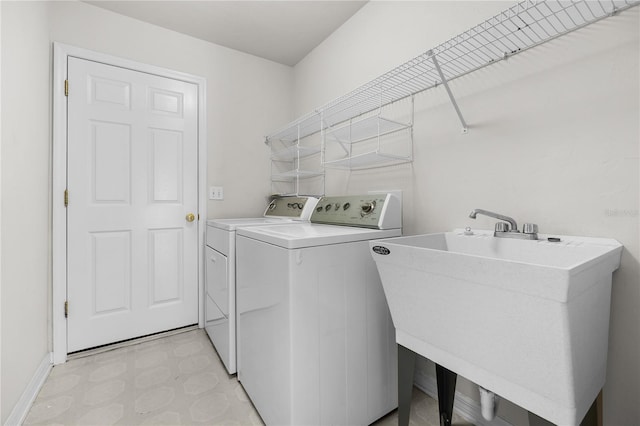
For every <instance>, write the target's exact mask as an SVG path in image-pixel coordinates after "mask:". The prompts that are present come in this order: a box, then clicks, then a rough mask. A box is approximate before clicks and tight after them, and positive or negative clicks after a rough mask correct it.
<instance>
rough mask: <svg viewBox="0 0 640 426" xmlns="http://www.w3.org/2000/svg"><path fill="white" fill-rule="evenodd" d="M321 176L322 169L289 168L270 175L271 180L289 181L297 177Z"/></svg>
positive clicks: (322, 173) (322, 174)
mask: <svg viewBox="0 0 640 426" xmlns="http://www.w3.org/2000/svg"><path fill="white" fill-rule="evenodd" d="M321 176H324V172H322V171H310V170H291V171H288V172H284V173H277V174H274V175H271V181H273V182H290V181H293V180H297V179H310V178H314V177H321Z"/></svg>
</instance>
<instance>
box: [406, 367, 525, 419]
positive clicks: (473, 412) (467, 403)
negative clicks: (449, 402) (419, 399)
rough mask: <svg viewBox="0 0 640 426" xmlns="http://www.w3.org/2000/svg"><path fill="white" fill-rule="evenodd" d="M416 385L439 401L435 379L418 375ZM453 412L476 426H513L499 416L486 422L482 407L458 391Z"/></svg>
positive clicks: (425, 375)
mask: <svg viewBox="0 0 640 426" xmlns="http://www.w3.org/2000/svg"><path fill="white" fill-rule="evenodd" d="M414 385H415V386H416V387H418V389H420V390H421V391H422V392H424V393H426V394H427V395H429V396H430V397H431V398H433V399H435V400H436V401H437V400H438V385H437V383H436V379H435V377H432V376H429V375H427V374H422V373H418V374H417V375H416V376H415V381H414ZM453 411H455V412H456V413H457V414H459V415H460V416H462V417H463V418H464V419H465V420H466V421H468V422H470V423H473V424H474V425H476V426H513V425H512V424H511V423H509V422H507V421H506V420H504V419H502V418H501V417H497V416H496V418H494V419H493V420H491V421H488V420H485V418H484V417H482V411H481V410H480V405H479V404H478V403H477V402H476V401H474V400H473V399H471V398H469V397H468V396H466V395H465V394H463V393H461V392H458V391H456V395H455V399H454V401H453Z"/></svg>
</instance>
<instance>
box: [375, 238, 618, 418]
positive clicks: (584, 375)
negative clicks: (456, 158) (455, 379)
mask: <svg viewBox="0 0 640 426" xmlns="http://www.w3.org/2000/svg"><path fill="white" fill-rule="evenodd" d="M548 237H555V236H547V235H540V236H539V238H540V239H539V240H537V241H528V240H518V239H506V238H496V237H494V236H493V232H492V231H474V235H465V234H464V232H463V231H462V230H460V231H454V232H445V233H438V234H428V235H418V236H411V237H400V238H391V239H386V240H378V241H372V242H370V246H371V248H372V255H373V258H374V260H375V261H376V264H377V266H378V271H379V272H380V276H381V278H382V284H383V287H384V291H385V294H386V297H387V301H388V303H389V308H390V310H391V316H392V318H393V322H394V325H395V327H396V340H397V343H398V344H400V345H402V346H404V347H406V348H408V349H411V350H412V351H414V352H416V353H418V354H420V355H422V356H424V357H426V358H428V359H430V360H432V361H434V362H435V363H437V364H440V365H442V366H444V367H446V368H447V369H449V370H451V371H453V372H455V373H458V374H459V375H461V376H464V377H466V378H467V379H469V380H471V381H473V382H475V383H477V384H479V385H481V386H483V387H485V388H487V389H489V390H491V391H493V392H495V393H496V394H498V395H500V396H502V397H504V398H506V399H508V400H510V401H512V402H514V403H516V404H518V405H520V406H522V407H524V408H526V409H527V410H529V411H531V412H533V413H535V414H537V415H538V416H540V417H542V418H544V419H547V420H549V421H551V422H553V423H555V424H559V425H577V424H579V423H580V421H581V420H582V418H583V417H584V415H585V414H586V412H587V410H588V409H589V407H590V406H591V404H592V402H593V400H594V399H595V398H596V396H597V394H598V392H599V391H600V389H601V388H602V387H603V386H604V382H605V375H606V365H607V347H608V335H609V309H610V299H611V274H612V272H613V271H615V270H616V269H617V268H618V267H619V265H620V256H621V252H622V245H621V244H620V243H618V242H617V241H615V240H612V239H603V238H584V237H568V236H559V238H560V242H550V241H548V240H547V238H548Z"/></svg>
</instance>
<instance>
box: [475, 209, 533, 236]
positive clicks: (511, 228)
mask: <svg viewBox="0 0 640 426" xmlns="http://www.w3.org/2000/svg"><path fill="white" fill-rule="evenodd" d="M479 214H482V215H485V216H489V217H492V218H494V219H498V220H501V221H502V222H498V223H496V228H495V231H494V232H493V236H494V237H500V238H520V239H523V240H537V239H538V225H536V224H535V223H525V224H524V225H523V227H522V232H520V231H518V224H517V223H516V221H515V219H513V218H512V217H509V216H505V215H502V214H499V213H494V212H490V211H488V210H482V209H474V210H471V213H469V217H470V218H471V219H475V218H476V216H477V215H479ZM504 222H507V223H504Z"/></svg>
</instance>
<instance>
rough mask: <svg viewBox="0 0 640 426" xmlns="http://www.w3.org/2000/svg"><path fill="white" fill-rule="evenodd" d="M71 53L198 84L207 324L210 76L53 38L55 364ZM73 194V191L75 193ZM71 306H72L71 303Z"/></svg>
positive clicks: (63, 336) (60, 323) (60, 339)
mask: <svg viewBox="0 0 640 426" xmlns="http://www.w3.org/2000/svg"><path fill="white" fill-rule="evenodd" d="M69 56H72V57H75V58H80V59H85V60H89V61H95V62H101V63H103V64H107V65H113V66H117V67H121V68H127V69H130V70H133V71H141V72H144V73H148V74H153V75H157V76H160V77H167V78H171V79H175V80H180V81H184V82H187V83H193V84H195V85H197V86H198V212H197V213H198V217H199V220H198V326H199V327H200V328H203V327H204V306H203V303H204V264H203V261H202V259H204V241H205V229H206V223H205V222H206V217H207V197H206V195H207V191H206V184H207V111H206V107H207V105H206V93H207V81H206V79H205V78H204V77H199V76H196V75H192V74H186V73H183V72H179V71H173V70H170V69H166V68H162V67H157V66H154V65H148V64H143V63H140V62H135V61H131V60H129V59H124V58H119V57H116V56H111V55H107V54H103V53H99V52H94V51H91V50H88V49H84V48H80V47H75V46H71V45H67V44H63V43H58V42H54V43H53V81H52V90H53V119H52V125H53V137H52V144H53V147H52V162H51V164H52V196H51V198H52V201H51V209H52V231H51V232H52V233H51V241H52V248H51V251H52V253H51V256H52V293H51V303H52V305H51V327H52V338H51V340H52V344H53V363H54V364H61V363H64V362H66V360H67V320H66V318H65V316H64V311H65V301H66V300H67V212H66V207H65V205H64V191H65V189H66V188H67V97H66V95H65V79H66V78H67V58H68V57H69ZM70 90H73V87H70ZM71 198H73V194H71ZM70 309H73V307H71V308H70Z"/></svg>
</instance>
